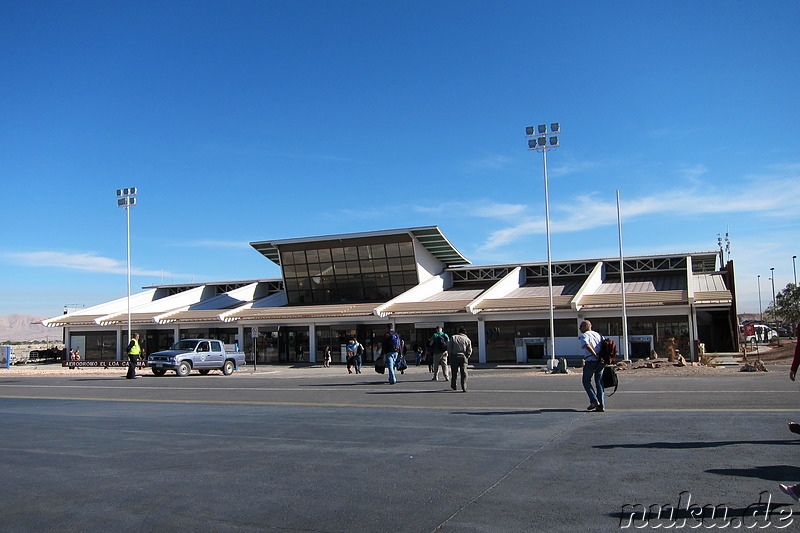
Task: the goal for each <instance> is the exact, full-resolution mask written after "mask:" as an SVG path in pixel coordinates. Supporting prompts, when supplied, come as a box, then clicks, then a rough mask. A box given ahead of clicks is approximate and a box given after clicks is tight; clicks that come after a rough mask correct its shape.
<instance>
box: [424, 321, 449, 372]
mask: <svg viewBox="0 0 800 533" xmlns="http://www.w3.org/2000/svg"><path fill="white" fill-rule="evenodd" d="M449 342H450V337H448V336H447V333H445V332H443V331H442V326H436V333H434V334H433V336H432V337H431V340H430V343H429V344H430V345H431V353H432V354H433V377H432V378H431V381H439V367H442V375H443V376H444V380H445V381H450V377H449V376H448V375H447V344H448V343H449Z"/></svg>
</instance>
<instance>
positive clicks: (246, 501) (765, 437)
mask: <svg viewBox="0 0 800 533" xmlns="http://www.w3.org/2000/svg"><path fill="white" fill-rule="evenodd" d="M30 368H33V367H30ZM769 368H770V370H772V371H771V372H767V373H739V372H736V371H735V369H721V370H720V372H719V373H716V374H713V375H711V376H659V375H658V374H657V373H652V374H646V373H638V374H634V373H631V374H627V375H626V374H624V373H623V374H621V376H620V377H621V386H620V390H619V392H617V393H616V394H614V395H613V396H611V397H610V398H609V399H608V401H607V407H608V409H607V411H606V412H605V413H592V412H587V411H586V410H585V409H586V405H587V404H588V402H587V399H586V395H585V392H584V391H583V390H582V388H581V384H580V374H579V373H577V372H576V373H571V374H548V373H545V372H542V371H541V370H540V369H537V368H533V367H527V368H518V367H501V368H497V367H495V368H475V369H472V371H471V376H470V380H469V382H468V388H469V392H467V393H462V392H460V391H452V390H450V387H449V384H448V383H445V382H443V381H438V382H434V381H431V375H430V374H429V373H428V372H427V369H426V368H423V367H414V366H412V367H411V368H410V369H409V370H408V371H406V373H405V374H404V375H402V376H399V378H400V381H399V383H398V384H396V385H389V384H388V383H387V382H386V376H385V375H379V374H376V373H375V372H374V370H373V369H372V368H371V367H364V372H363V373H362V374H347V372H346V370H345V369H344V367H343V366H334V367H332V368H322V367H299V368H292V367H289V366H278V367H264V368H261V367H258V368H257V369H256V371H255V372H252V371H250V370H251V369H246V370H243V371H240V372H237V373H235V374H234V375H233V376H228V377H226V376H222V375H221V374H218V373H212V374H211V375H208V376H200V375H197V374H192V375H190V376H187V377H184V378H178V377H175V376H170V375H167V376H165V377H160V378H158V377H155V376H153V375H152V374H149V373H148V372H147V371H145V372H143V373H142V377H141V378H140V379H137V380H125V379H123V378H122V376H123V375H124V369H119V368H117V369H108V370H105V369H92V370H69V369H62V370H61V371H59V372H55V373H53V374H34V375H30V374H29V373H25V374H23V373H15V372H3V371H2V370H0V416H2V420H3V424H2V426H0V438H2V440H3V442H4V443H5V453H4V454H2V455H0V471H2V472H3V474H4V475H3V479H4V482H3V484H4V492H5V499H6V506H5V509H4V511H3V513H2V525H3V529H5V530H9V531H39V532H40V531H109V530H114V531H115V532H119V531H156V530H157V531H187V530H195V531H278V530H280V531H315V532H316V531H319V532H339V531H341V532H344V531H370V532H371V531H409V532H418V531H429V532H435V531H455V532H461V531H492V532H496V531H548V532H550V531H616V530H619V529H639V530H642V529H644V530H647V529H651V528H652V529H686V530H688V529H708V528H711V527H720V528H721V527H731V528H741V529H746V528H749V527H748V526H753V528H755V529H766V530H771V529H775V530H779V529H783V530H797V529H796V528H797V527H798V525H799V524H800V522H798V520H800V516H798V515H797V513H800V504H796V503H795V502H794V501H792V500H791V499H790V498H788V497H787V496H785V495H784V494H783V493H781V492H780V490H779V489H778V483H788V482H797V481H800V468H799V467H798V466H797V465H798V462H797V453H798V451H800V448H798V446H800V437H798V436H797V435H795V434H792V433H790V432H789V431H788V429H787V426H786V424H787V422H788V421H790V420H793V419H795V418H796V417H798V413H797V407H798V405H797V404H798V399H799V397H798V384H796V383H792V382H791V381H790V380H789V379H788V377H787V374H788V367H786V366H777V365H775V366H770V367H769ZM43 370H44V369H42V371H43ZM687 370H688V369H687ZM30 372H33V373H35V372H38V371H37V370H30ZM723 512H725V513H726V514H724V515H723ZM762 526H763V527H762Z"/></svg>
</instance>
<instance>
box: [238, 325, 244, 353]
mask: <svg viewBox="0 0 800 533" xmlns="http://www.w3.org/2000/svg"><path fill="white" fill-rule="evenodd" d="M237 328H238V330H237V331H236V341H237V342H238V343H239V351H240V352H244V325H243V324H242V323H241V322H239V323H238V325H237Z"/></svg>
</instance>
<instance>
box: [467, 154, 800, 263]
mask: <svg viewBox="0 0 800 533" xmlns="http://www.w3.org/2000/svg"><path fill="white" fill-rule="evenodd" d="M769 170H770V171H771V173H766V174H762V175H751V176H747V177H746V179H745V180H744V181H743V182H741V183H738V184H732V185H730V186H728V187H726V188H725V189H718V188H715V187H712V186H710V185H708V184H704V183H701V182H700V181H699V177H700V176H701V175H703V174H705V173H706V172H708V169H707V168H706V167H705V166H704V165H702V164H699V165H695V166H692V167H687V168H685V169H683V170H682V171H681V174H682V176H683V177H684V178H687V179H689V180H690V181H694V182H696V185H695V186H694V187H692V188H688V189H687V188H672V189H664V190H661V191H659V192H658V194H653V195H648V196H642V197H639V198H632V199H631V198H629V197H626V196H625V195H624V193H623V194H622V195H621V212H622V218H623V223H624V222H625V221H631V220H632V219H636V218H640V217H645V216H654V215H669V216H673V217H674V216H681V217H697V216H704V215H713V214H731V215H733V214H744V213H749V214H759V215H762V216H767V217H792V218H793V219H796V218H797V216H798V213H797V209H796V202H797V200H796V199H797V198H798V197H800V164H784V165H775V166H772V167H770V169H769ZM498 205H502V204H498ZM518 207H519V209H518V210H517V211H516V212H515V213H516V214H521V213H522V212H523V211H525V208H524V207H523V206H518ZM616 209H617V208H616V201H608V200H600V199H598V198H597V196H596V195H593V194H588V195H583V196H579V197H577V198H575V199H573V201H572V203H570V204H563V203H560V204H559V203H556V204H553V203H552V202H551V216H550V231H551V233H568V232H575V231H580V230H585V229H590V228H597V227H602V226H608V225H613V224H616V222H617V212H616ZM464 212H465V213H467V214H468V213H469V211H464ZM473 214H474V213H473ZM545 231H546V226H545V221H544V217H542V216H536V217H533V216H520V217H516V218H515V220H514V223H513V225H511V226H510V227H507V228H504V229H500V230H497V231H494V232H492V233H491V234H490V235H489V237H488V238H487V240H486V241H485V242H484V244H483V245H482V246H481V247H480V248H479V250H480V251H481V252H486V251H490V250H493V249H495V248H498V247H500V246H504V245H508V244H511V243H513V242H515V241H518V240H520V239H522V238H524V237H526V236H528V235H533V234H541V233H544V232H545Z"/></svg>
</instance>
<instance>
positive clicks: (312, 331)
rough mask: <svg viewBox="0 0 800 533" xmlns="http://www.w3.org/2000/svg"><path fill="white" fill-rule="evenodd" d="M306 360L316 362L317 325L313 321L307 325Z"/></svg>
mask: <svg viewBox="0 0 800 533" xmlns="http://www.w3.org/2000/svg"><path fill="white" fill-rule="evenodd" d="M308 361H309V362H310V363H316V362H317V325H316V324H315V323H314V322H312V323H311V324H309V326H308Z"/></svg>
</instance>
